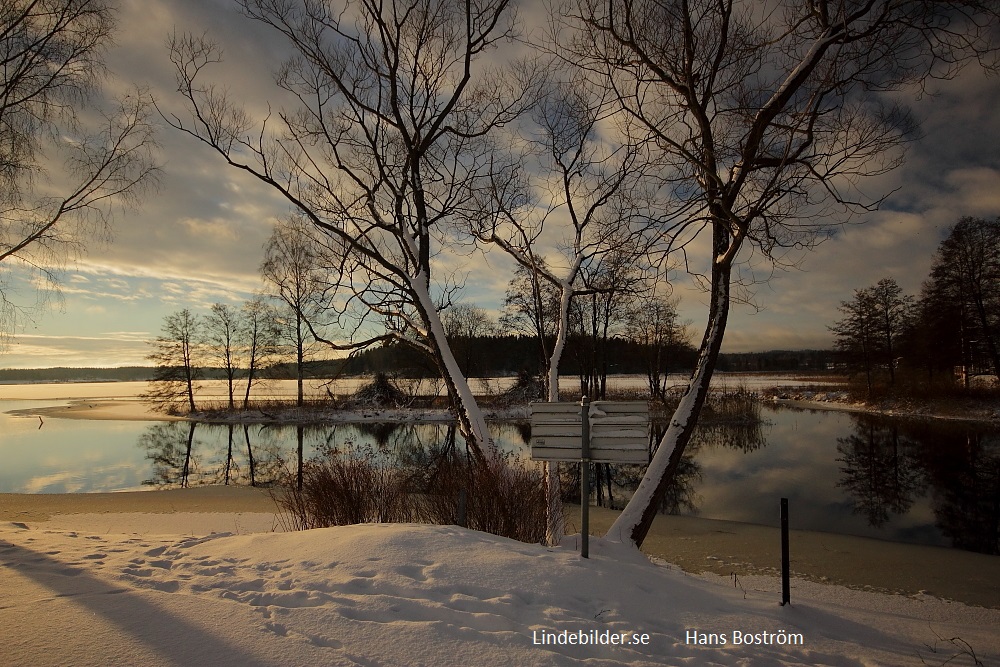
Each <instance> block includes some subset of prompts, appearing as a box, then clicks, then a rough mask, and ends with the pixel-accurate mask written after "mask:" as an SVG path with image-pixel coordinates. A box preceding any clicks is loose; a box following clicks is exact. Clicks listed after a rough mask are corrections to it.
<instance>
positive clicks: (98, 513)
mask: <svg viewBox="0 0 1000 667" xmlns="http://www.w3.org/2000/svg"><path fill="white" fill-rule="evenodd" d="M617 514H618V512H616V511H613V510H609V509H606V508H601V507H591V508H590V516H591V533H592V534H596V535H602V534H603V533H604V532H605V531H606V530H607V529H608V528H609V527H610V526H611V523H612V522H613V520H614V518H615V517H616V516H617ZM150 515H155V516H156V518H155V520H153V521H151V520H150ZM566 518H567V531H568V532H571V533H572V532H575V531H578V530H579V527H578V520H579V507H578V506H570V505H568V506H566ZM0 521H5V522H11V523H16V524H23V525H24V526H26V527H28V528H29V529H41V530H67V531H80V532H88V533H93V534H107V533H126V534H132V533H140V534H159V533H161V532H162V533H167V534H180V535H191V534H195V533H196V532H204V533H205V534H208V533H212V532H235V533H245V532H275V531H281V530H283V526H284V524H283V523H282V521H281V517H280V513H279V511H278V508H277V507H276V506H275V504H274V501H273V500H272V499H271V497H270V495H269V493H268V491H267V490H265V489H255V488H249V487H209V486H206V487H196V488H192V489H174V490H166V491H130V492H121V493H95V494H38V495H29V494H9V493H5V494H0ZM149 526H152V527H149ZM779 535H780V533H779V530H778V529H777V528H774V527H770V526H760V525H756V524H746V523H739V522H735V521H721V520H714V519H702V518H698V517H683V516H670V515H658V516H657V518H656V519H655V520H654V522H653V528H652V530H651V532H650V534H649V537H648V538H647V539H646V542H645V544H644V545H643V549H642V550H643V552H644V553H646V554H647V555H648V556H650V557H653V558H655V559H658V560H662V561H665V562H667V563H670V564H671V565H674V566H676V567H679V568H680V569H682V570H684V571H685V572H689V573H692V574H696V575H702V576H709V575H719V576H723V577H732V575H734V574H735V575H736V577H737V578H746V577H755V576H766V577H774V576H777V574H778V567H779V564H780V555H779V554H780V538H779ZM791 572H792V576H793V581H794V580H799V581H808V582H815V583H818V584H830V585H838V586H843V587H846V588H852V589H855V590H861V591H868V592H879V593H889V594H896V595H904V596H908V597H915V598H917V599H920V598H921V597H923V596H932V597H936V598H941V599H944V600H953V601H955V602H960V603H963V604H967V605H974V606H980V607H986V608H992V609H1000V557H998V556H988V555H984V554H976V553H972V552H966V551H960V550H958V549H949V548H946V547H929V546H921V545H912V544H903V543H897V542H887V541H883V540H877V539H872V538H863V537H854V536H849V535H835V534H832V533H820V532H815V531H804V530H792V531H791ZM793 599H794V585H793Z"/></svg>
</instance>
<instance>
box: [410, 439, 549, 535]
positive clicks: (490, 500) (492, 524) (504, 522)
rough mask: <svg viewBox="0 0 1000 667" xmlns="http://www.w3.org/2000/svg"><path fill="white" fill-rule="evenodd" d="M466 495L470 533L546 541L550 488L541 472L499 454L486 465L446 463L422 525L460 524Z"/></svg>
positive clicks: (434, 481)
mask: <svg viewBox="0 0 1000 667" xmlns="http://www.w3.org/2000/svg"><path fill="white" fill-rule="evenodd" d="M463 491H465V497H466V508H465V513H466V526H468V527H469V528H472V529H473V530H481V531H483V532H485V533H492V534H493V535H500V536H501V537H509V538H511V539H513V540H519V541H521V542H529V543H539V542H542V541H544V540H545V507H546V503H545V483H544V478H543V476H542V473H541V470H540V469H539V468H537V467H534V466H532V467H526V466H524V465H522V464H521V461H520V460H518V459H517V458H515V457H513V456H506V455H503V454H500V453H498V452H493V453H491V454H490V455H489V456H487V458H486V459H485V460H484V461H482V462H477V461H472V462H468V461H465V460H462V459H458V458H449V459H445V460H443V461H442V462H441V464H440V467H439V468H438V469H437V470H436V474H435V475H434V476H433V477H432V478H431V481H430V484H429V485H428V488H427V489H426V493H425V494H424V496H423V502H422V503H421V510H420V514H421V518H422V520H424V521H426V522H427V523H437V524H449V523H458V521H459V512H460V508H459V503H460V498H461V495H462V492H463Z"/></svg>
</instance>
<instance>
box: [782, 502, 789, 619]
mask: <svg viewBox="0 0 1000 667" xmlns="http://www.w3.org/2000/svg"><path fill="white" fill-rule="evenodd" d="M790 589H791V587H790V586H789V584H788V498H782V499H781V606H782V607H783V606H785V605H786V604H788V603H789V602H790V600H791V590H790Z"/></svg>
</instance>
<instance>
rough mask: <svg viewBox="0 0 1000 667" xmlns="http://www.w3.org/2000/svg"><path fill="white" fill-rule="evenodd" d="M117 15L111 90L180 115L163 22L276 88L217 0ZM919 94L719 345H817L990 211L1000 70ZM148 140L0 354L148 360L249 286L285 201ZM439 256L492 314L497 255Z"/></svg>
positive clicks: (231, 74) (268, 41)
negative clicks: (874, 288)
mask: <svg viewBox="0 0 1000 667" xmlns="http://www.w3.org/2000/svg"><path fill="white" fill-rule="evenodd" d="M532 20H533V16H532V15H525V21H526V22H530V21H532ZM118 21H119V29H118V32H117V34H116V45H115V46H114V47H113V48H112V49H111V51H110V52H109V53H108V57H107V65H108V67H109V70H110V76H109V78H108V80H107V81H106V83H105V93H106V94H108V95H112V94H117V93H121V92H124V91H126V90H128V89H129V88H130V87H132V86H134V85H141V86H145V87H148V89H149V90H150V91H151V93H152V94H153V95H154V97H155V98H156V100H157V102H158V104H159V105H160V108H161V109H163V110H164V111H166V112H167V113H170V112H171V111H176V112H178V113H180V112H181V110H182V106H181V100H180V97H179V95H178V94H177V93H176V92H175V87H176V86H175V83H174V75H173V66H172V65H171V63H170V60H169V57H168V51H167V47H166V41H167V39H168V37H169V35H170V34H171V33H172V32H174V31H176V32H177V33H183V32H192V33H195V34H201V33H207V34H208V35H209V36H210V37H211V38H212V39H214V40H215V41H217V42H218V43H219V44H220V45H221V46H222V47H223V49H224V58H225V61H224V62H223V63H222V64H221V65H220V66H219V67H218V68H217V69H216V71H215V74H214V80H215V81H217V82H220V84H221V85H224V86H225V87H226V88H227V89H228V90H229V92H230V93H231V94H232V95H234V96H235V97H237V98H238V99H241V100H242V101H243V102H244V103H245V104H246V106H247V108H248V110H249V111H250V112H252V113H263V112H266V110H267V102H268V100H276V99H277V98H276V96H275V88H274V84H273V76H272V73H273V72H274V71H275V70H276V69H277V66H278V64H279V63H280V61H281V60H282V59H283V57H284V56H285V55H287V52H286V51H285V47H284V46H283V44H282V42H281V40H280V39H277V38H276V37H275V36H274V35H273V34H272V33H269V32H268V31H267V30H266V29H265V28H264V27H262V26H260V25H258V24H255V23H253V22H251V21H249V20H247V19H245V18H244V17H242V16H241V15H240V14H239V13H238V12H237V10H236V9H235V8H234V7H233V4H232V3H231V2H229V1H228V0H121V2H120V11H119V14H118ZM525 27H530V26H525ZM929 93H930V94H927V95H923V96H921V97H920V98H919V99H917V97H916V96H915V95H913V94H901V95H900V100H901V101H904V102H906V103H907V104H909V105H910V106H911V109H912V111H913V113H914V115H915V116H916V118H917V119H918V120H919V121H920V124H921V131H922V133H921V137H920V138H919V139H917V140H915V141H913V142H912V143H911V144H910V145H909V146H908V149H907V154H906V162H905V163H904V165H903V166H902V167H900V168H898V169H896V170H895V171H893V172H892V173H891V174H889V175H887V176H883V177H879V178H878V179H876V180H873V181H869V182H866V183H865V184H864V187H865V188H869V189H870V191H871V192H890V191H891V192H892V194H891V196H889V197H888V199H887V200H886V201H885V203H884V204H883V206H882V208H881V210H879V211H877V212H873V213H869V214H865V215H864V216H859V217H857V218H855V220H854V221H853V222H852V223H851V224H850V225H848V226H846V227H844V228H842V229H841V230H840V231H839V232H838V233H837V234H836V235H835V236H834V237H833V238H831V239H829V240H827V241H825V242H824V243H822V244H820V245H819V246H818V247H817V248H816V249H814V250H811V251H807V252H802V253H800V254H798V255H795V256H793V257H791V258H790V259H791V260H794V266H792V267H786V268H782V269H780V270H777V271H775V272H773V273H771V271H770V269H769V268H768V267H766V266H765V267H762V268H761V269H758V270H757V271H756V272H755V277H756V278H757V280H758V284H756V285H754V286H753V287H752V289H753V294H752V298H751V299H750V303H748V304H739V305H736V306H735V307H734V310H733V313H732V315H731V317H730V322H729V328H728V330H727V334H726V342H725V344H724V346H723V351H724V352H746V351H759V350H771V349H822V348H829V347H831V346H832V343H833V341H832V337H831V335H830V332H829V330H828V326H829V325H831V324H832V323H833V322H834V321H835V320H836V319H837V318H838V311H837V306H838V305H839V304H840V302H841V301H844V300H846V299H849V298H850V297H851V293H852V290H854V289H858V288H862V287H866V286H868V285H871V284H874V283H875V282H877V281H878V280H879V279H880V278H883V277H886V276H891V277H893V278H895V279H896V280H897V281H898V282H899V284H900V285H901V286H902V287H903V289H904V291H905V292H907V293H911V294H915V293H917V292H918V291H919V289H920V284H921V282H922V281H923V280H924V279H925V278H926V277H927V274H928V272H929V269H930V266H931V262H932V260H933V255H934V251H935V249H936V248H937V246H938V244H939V243H940V241H941V240H942V239H943V238H944V237H945V236H946V235H947V231H948V228H949V227H950V226H951V225H953V224H954V223H955V222H957V221H958V220H959V218H961V217H963V216H966V215H970V216H981V217H995V216H997V215H998V214H1000V150H998V139H1000V114H996V113H995V110H996V109H997V108H1000V85H998V80H997V78H996V77H992V78H990V77H988V76H986V75H985V74H984V73H983V72H982V71H981V70H979V69H978V68H967V69H966V70H964V71H963V72H962V73H961V74H960V75H959V76H958V77H957V78H956V79H954V80H951V81H935V82H932V83H931V84H930V86H929ZM279 102H280V100H279ZM159 142H160V144H161V150H160V160H161V163H162V174H161V180H160V187H159V190H158V191H157V192H155V193H152V194H150V195H148V196H146V197H145V198H144V201H143V202H142V203H141V206H140V207H139V208H137V209H135V210H131V211H126V212H122V213H119V214H118V215H117V216H116V219H115V224H114V234H113V239H112V240H111V241H110V242H94V243H90V244H89V245H88V248H87V252H86V254H85V255H84V256H83V257H81V258H80V259H79V260H78V261H77V262H76V263H75V264H73V265H72V266H70V267H68V268H67V270H66V271H65V272H63V273H62V275H61V285H62V286H61V295H60V296H59V298H57V299H53V300H51V301H50V304H49V306H48V307H47V308H45V309H44V310H42V311H39V312H38V313H37V314H36V315H35V316H34V317H33V319H32V320H31V321H26V322H24V325H25V326H23V327H22V328H21V329H19V330H18V331H17V332H16V335H15V337H14V338H13V340H11V341H10V344H9V345H8V346H7V348H6V349H5V350H3V351H0V368H29V367H50V366H86V367H93V366H124V365H142V364H146V363H148V362H147V361H146V360H145V357H146V355H147V354H148V353H149V351H150V347H149V345H148V341H150V340H152V339H154V338H155V337H156V335H157V334H158V332H159V331H160V327H161V325H162V323H163V318H164V317H165V316H166V315H168V314H170V313H172V312H175V311H177V310H180V309H181V308H190V309H192V310H193V311H196V312H205V311H207V310H208V309H209V307H210V305H211V304H212V303H215V302H223V303H232V304H234V305H238V304H239V303H241V302H243V301H244V300H246V299H247V298H248V297H250V296H251V295H252V294H253V292H254V291H255V290H259V289H260V288H261V282H260V278H259V274H258V271H257V269H258V266H259V264H260V262H261V259H262V255H263V245H264V243H265V241H266V240H267V237H268V235H269V234H270V231H271V229H272V226H273V224H274V221H275V220H276V219H277V218H280V217H282V216H284V215H286V214H287V212H288V208H287V205H286V204H285V203H284V202H283V201H282V200H280V199H279V198H278V197H277V196H276V195H274V194H272V193H271V192H270V191H269V190H268V189H266V188H265V187H264V186H261V185H258V184H257V183H256V182H254V181H252V180H251V179H249V178H248V177H245V176H243V175H241V174H240V173H238V172H237V171H235V170H233V169H231V168H229V167H227V166H226V165H225V164H223V163H222V161H221V159H220V158H219V157H218V155H216V154H214V153H212V152H210V151H209V150H208V149H207V148H206V147H204V146H202V145H201V144H199V143H197V142H196V141H195V140H193V139H191V138H190V137H187V136H184V135H182V134H180V133H178V132H177V131H175V130H173V129H171V128H169V127H167V126H166V125H163V126H162V127H161V129H160V132H159ZM448 266H449V268H450V269H452V270H455V271H456V272H457V274H458V276H459V277H461V278H463V279H464V280H465V282H466V287H465V291H464V293H463V296H462V298H463V299H464V300H466V301H470V302H472V303H475V304H476V305H479V306H481V307H483V308H486V309H487V310H489V311H491V312H492V313H493V314H496V313H497V312H498V309H499V308H500V307H501V304H502V300H503V296H504V290H505V288H506V284H507V281H508V280H509V279H510V275H511V268H512V267H511V264H510V262H509V261H508V260H506V259H504V258H502V257H500V256H498V255H492V254H491V255H489V256H488V257H483V256H482V255H479V254H475V255H467V256H460V257H457V258H456V257H453V258H450V259H449V262H448ZM2 268H3V270H5V271H7V272H8V274H7V282H8V283H9V284H10V285H12V286H13V287H14V288H15V289H16V293H15V298H16V299H17V300H18V301H20V302H21V303H31V302H32V300H33V298H34V297H33V292H32V286H31V278H30V277H29V276H28V274H26V273H24V272H23V271H22V270H21V269H19V268H18V267H16V266H7V267H2ZM765 279H766V280H765ZM675 293H676V294H678V295H680V296H681V304H680V311H681V316H682V318H683V319H686V320H690V321H691V322H692V325H691V329H692V331H693V332H695V338H697V337H699V336H700V332H701V327H703V326H704V321H705V317H706V306H705V304H706V299H705V295H704V294H703V293H701V292H699V291H698V290H697V289H696V288H695V287H694V286H693V285H692V283H691V282H690V281H689V280H687V279H686V278H685V277H684V276H676V286H675Z"/></svg>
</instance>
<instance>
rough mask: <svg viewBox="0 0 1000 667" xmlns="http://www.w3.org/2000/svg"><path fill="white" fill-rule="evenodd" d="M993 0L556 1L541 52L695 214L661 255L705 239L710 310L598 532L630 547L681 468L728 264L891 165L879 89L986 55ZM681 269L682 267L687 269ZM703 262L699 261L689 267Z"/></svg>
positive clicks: (776, 249) (772, 252)
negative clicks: (645, 139) (578, 84)
mask: <svg viewBox="0 0 1000 667" xmlns="http://www.w3.org/2000/svg"><path fill="white" fill-rule="evenodd" d="M997 15H998V7H997V5H996V3H995V2H987V1H986V0H983V1H981V2H979V1H976V0H970V1H963V2H956V3H927V2H924V1H923V0H871V1H856V0H814V1H810V2H780V3H765V4H761V3H759V2H752V1H750V0H746V1H743V0H740V1H738V0H688V1H686V2H673V1H670V0H609V1H605V0H567V1H566V2H564V3H560V4H558V5H557V6H556V8H555V12H554V13H553V30H552V39H553V40H554V41H555V42H556V43H557V44H558V46H557V48H556V49H554V51H556V52H557V53H559V54H560V55H561V56H562V57H563V58H565V59H566V60H568V61H572V62H574V63H577V64H579V65H580V66H581V67H582V68H583V69H584V70H585V71H586V72H587V73H588V74H589V75H590V76H591V78H592V79H593V80H594V81H595V82H597V83H599V84H600V85H603V86H604V87H605V89H606V90H608V91H610V93H611V94H612V95H613V96H614V97H615V98H616V99H617V101H618V103H619V108H620V110H621V113H622V114H624V115H625V116H627V117H628V118H629V119H631V120H632V121H633V122H635V123H636V124H637V125H639V126H641V127H642V128H643V129H644V131H646V132H648V133H650V134H651V135H652V137H653V138H654V141H655V147H656V149H657V153H658V156H659V160H658V162H659V163H660V165H661V167H662V170H663V173H664V174H665V178H666V179H669V180H670V182H671V183H672V184H673V185H674V193H675V195H676V196H677V197H678V198H680V199H681V200H684V201H687V202H688V203H689V204H690V205H691V206H692V207H693V208H694V209H695V213H694V214H692V215H691V216H690V217H689V221H688V224H687V225H685V226H684V227H682V228H678V229H674V230H671V231H670V233H669V235H668V238H667V239H665V241H666V246H667V249H668V250H670V251H677V250H684V251H685V253H686V254H685V258H686V259H687V260H688V261H689V262H691V261H693V260H694V258H693V257H692V256H691V254H690V253H689V252H688V251H690V250H692V249H693V248H695V247H696V246H694V245H692V243H693V240H694V239H696V238H697V237H698V236H700V235H701V232H702V231H704V232H705V233H707V234H709V235H710V237H711V243H710V248H711V250H710V254H709V257H710V259H709V261H705V262H703V263H699V264H701V265H703V266H705V267H706V269H707V270H705V273H707V274H708V275H707V276H706V279H705V284H706V287H707V288H708V290H709V292H710V296H709V312H708V318H707V322H706V326H705V333H704V336H703V338H702V342H701V346H700V354H699V357H698V362H697V364H696V366H695V369H694V371H693V373H692V376H691V380H690V383H689V387H688V391H687V393H686V394H685V395H684V397H683V398H682V399H681V402H680V404H679V406H678V408H677V410H676V412H675V413H674V416H673V418H672V419H671V422H670V427H669V428H668V429H667V432H666V434H665V435H664V437H663V440H662V441H661V444H660V447H659V448H658V450H657V453H656V455H655V456H654V458H653V461H652V462H651V463H650V466H649V467H648V469H647V472H646V475H645V476H644V478H643V480H642V482H641V483H640V485H639V488H638V489H637V491H636V493H635V495H634V496H633V498H632V500H631V501H630V502H629V504H628V506H627V507H626V509H625V510H624V511H623V513H622V514H621V515H620V517H619V519H618V520H617V521H616V522H615V523H614V525H613V526H612V527H611V530H610V532H609V535H610V536H613V537H615V538H619V539H624V540H629V541H632V542H634V543H636V544H641V543H642V541H643V540H644V539H645V536H646V534H647V532H648V530H649V527H650V525H651V523H652V521H653V518H654V516H655V513H656V508H657V507H658V505H659V501H660V499H661V498H662V497H663V495H664V493H665V491H666V488H667V486H668V485H669V484H670V482H671V479H672V478H673V476H674V474H675V473H676V471H677V468H678V466H679V465H680V462H681V458H682V456H683V453H684V450H685V448H686V446H687V443H688V442H689V441H690V438H691V435H692V432H693V429H694V426H695V424H696V422H697V419H698V415H699V413H700V411H701V407H702V405H703V403H704V400H705V397H706V395H707V392H708V387H709V382H710V380H711V377H712V373H713V371H714V369H715V365H716V362H717V360H718V356H719V350H720V347H721V345H722V340H723V337H724V334H725V330H726V322H727V320H728V315H729V308H730V302H731V291H732V286H733V281H734V277H736V276H734V270H736V271H738V266H739V265H738V264H737V262H738V261H739V260H740V257H741V254H745V253H742V251H744V249H746V248H748V247H749V248H752V249H754V250H756V251H757V252H760V253H763V255H764V256H766V257H770V258H772V259H775V260H776V261H780V260H781V258H782V254H783V253H784V252H785V249H787V248H790V247H806V246H809V245H811V244H812V243H813V241H814V240H815V239H816V238H818V237H821V236H823V235H824V234H826V233H827V232H828V231H829V229H830V226H831V225H832V224H835V223H837V222H841V221H844V220H846V219H847V218H848V216H849V215H850V214H852V213H856V212H859V211H865V210H870V209H872V208H874V207H876V206H878V204H879V202H880V201H881V200H880V198H879V197H875V198H870V197H866V196H865V194H864V192H862V191H861V190H860V188H858V187H857V186H858V184H859V183H860V182H861V181H863V180H864V179H866V178H869V177H871V176H875V175H879V174H884V173H886V172H887V171H889V170H891V169H893V168H894V167H896V166H897V165H898V164H899V163H900V162H901V159H902V152H901V146H902V144H903V142H904V141H905V139H906V138H907V137H908V136H909V132H910V130H911V129H912V127H913V126H912V121H911V119H910V118H909V116H908V115H907V113H906V112H905V110H904V109H902V108H900V107H899V106H896V105H894V104H893V103H892V102H891V101H890V99H889V97H888V96H884V95H880V93H881V92H883V91H897V90H902V89H904V88H907V87H908V86H912V85H918V86H919V85H921V84H923V83H924V82H925V81H926V80H927V79H928V77H948V76H952V75H954V74H955V73H956V72H957V71H958V70H959V68H960V67H961V66H962V65H963V64H964V63H966V62H968V61H969V60H970V59H973V58H976V57H980V58H982V57H983V56H986V55H990V54H993V53H995V51H994V46H993V44H991V43H990V37H991V34H992V32H993V31H994V30H995V28H996V22H997ZM689 266H690V264H689ZM696 270H702V269H696Z"/></svg>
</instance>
